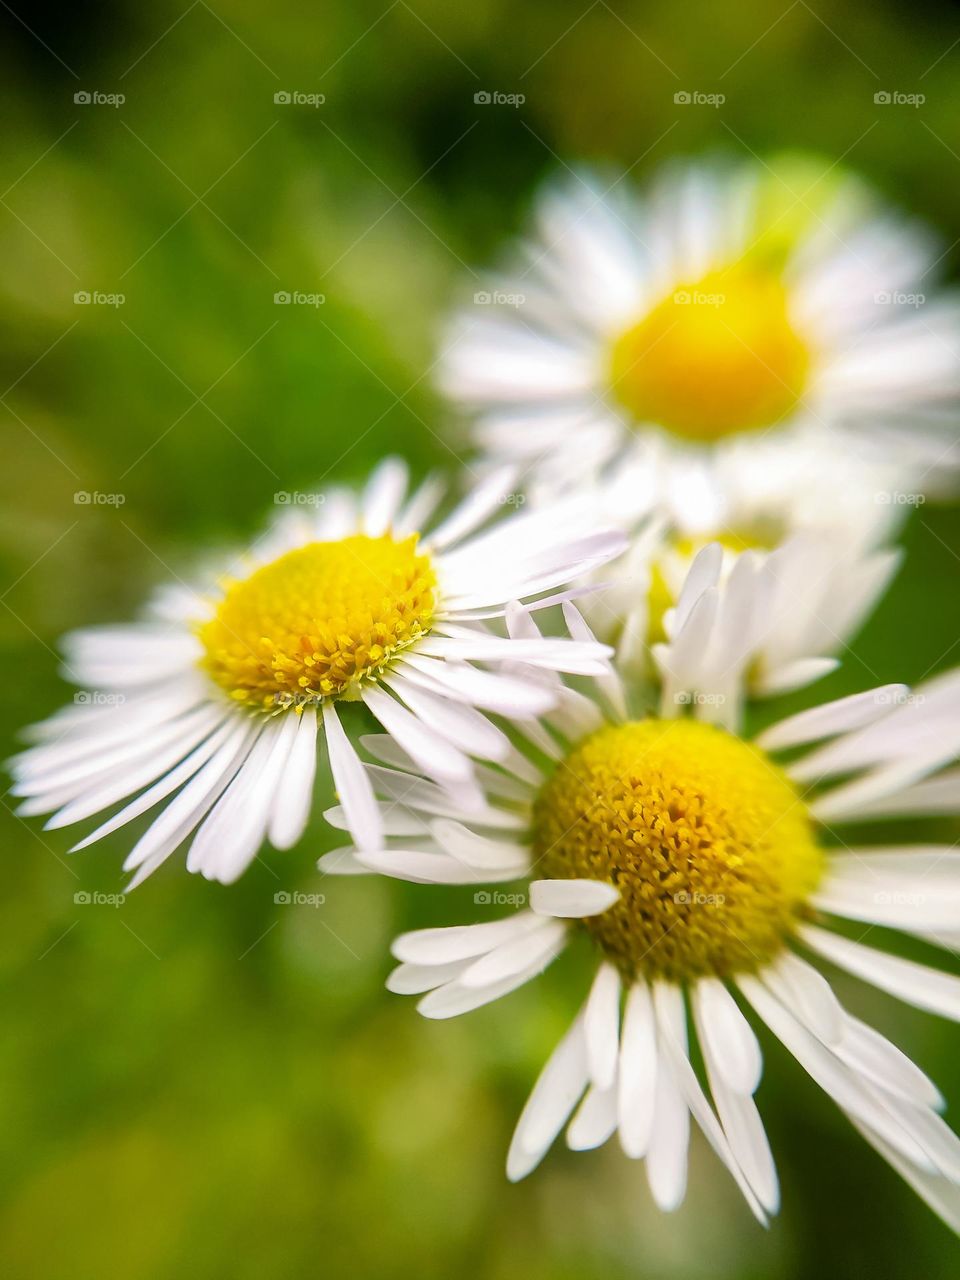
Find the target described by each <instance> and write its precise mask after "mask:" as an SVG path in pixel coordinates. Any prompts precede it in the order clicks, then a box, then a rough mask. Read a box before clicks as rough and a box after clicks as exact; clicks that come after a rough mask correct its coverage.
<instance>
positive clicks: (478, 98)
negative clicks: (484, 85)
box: [473, 89, 493, 107]
mask: <svg viewBox="0 0 960 1280" xmlns="http://www.w3.org/2000/svg"><path fill="white" fill-rule="evenodd" d="M473 100H474V102H475V103H476V104H477V105H478V106H484V107H485V106H487V105H488V104H489V103H490V102H492V101H493V99H492V98H491V96H490V94H489V93H488V91H487V90H486V89H480V90H479V91H478V92H477V93H475V94H474V95H473Z"/></svg>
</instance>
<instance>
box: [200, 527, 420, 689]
mask: <svg viewBox="0 0 960 1280" xmlns="http://www.w3.org/2000/svg"><path fill="white" fill-rule="evenodd" d="M436 603H437V579H436V575H435V573H434V570H433V566H432V564H431V561H430V557H429V556H427V555H425V554H423V553H422V552H419V551H418V550H417V535H416V534H413V535H411V536H410V537H409V538H405V539H403V540H402V541H396V540H395V539H394V538H392V537H390V536H389V535H385V536H383V537H379V538H369V537H366V536H365V535H363V534H356V535H354V536H352V537H349V538H342V539H341V540H340V541H339V542H311V543H308V544H307V545H306V546H303V547H298V548H296V549H295V550H294V551H288V552H287V553H286V554H285V555H282V556H280V558H279V559H277V560H274V561H273V562H272V563H271V564H267V565H264V566H263V567H262V568H260V569H257V570H256V571H255V572H254V573H252V574H251V575H250V577H249V578H243V579H240V580H238V581H231V582H228V583H226V584H225V594H224V598H223V600H222V601H221V603H220V605H219V607H218V609H217V612H216V614H215V615H214V617H213V618H211V619H210V621H208V622H206V623H204V624H203V625H202V626H201V627H200V629H199V637H200V640H201V642H202V644H203V647H204V649H205V651H206V652H205V655H204V657H203V659H202V662H201V665H202V666H203V668H204V669H205V670H206V671H207V673H208V674H209V675H210V676H211V677H212V679H214V680H215V681H216V682H217V684H218V685H220V687H221V688H223V689H225V690H226V692H227V693H228V694H229V695H230V697H231V698H234V699H236V701H237V702H242V703H244V704H246V705H248V706H250V707H256V708H260V709H262V710H273V709H275V708H276V707H278V706H280V707H284V706H291V705H296V706H298V707H299V706H303V705H306V704H308V703H310V702H317V701H319V700H320V699H322V698H337V697H346V698H350V697H357V696H358V693H359V685H360V683H361V681H363V680H372V679H376V678H377V677H378V676H379V675H380V674H381V673H382V672H383V670H384V668H385V667H386V666H387V664H388V663H389V662H390V660H391V658H393V657H394V655H395V654H396V653H398V652H399V651H400V650H401V649H403V648H404V647H405V646H407V645H409V644H411V643H412V642H413V641H414V640H416V639H417V638H418V637H419V636H422V635H423V634H424V633H425V632H426V631H428V630H429V628H430V624H431V621H432V619H433V615H434V611H435V609H436Z"/></svg>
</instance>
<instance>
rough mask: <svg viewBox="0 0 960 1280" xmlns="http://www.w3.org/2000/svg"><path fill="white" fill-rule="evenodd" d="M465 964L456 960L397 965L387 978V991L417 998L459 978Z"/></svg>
mask: <svg viewBox="0 0 960 1280" xmlns="http://www.w3.org/2000/svg"><path fill="white" fill-rule="evenodd" d="M466 963H467V962H466V961H463V960H456V961H451V962H450V963H449V964H401V965H398V966H397V967H396V969H394V971H393V972H392V973H391V974H390V976H389V978H387V984H386V985H387V990H388V991H392V992H393V994H394V995H397V996H418V995H420V994H421V993H422V992H424V991H433V990H434V988H435V987H440V986H443V984H444V983H445V982H450V981H452V979H454V978H459V977H460V975H461V973H463V970H464V968H465V967H466Z"/></svg>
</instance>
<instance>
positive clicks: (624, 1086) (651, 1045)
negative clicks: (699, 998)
mask: <svg viewBox="0 0 960 1280" xmlns="http://www.w3.org/2000/svg"><path fill="white" fill-rule="evenodd" d="M657 1058H658V1054H657V1031H656V1022H655V1020H654V1015H653V1000H652V999H651V996H650V989H649V987H648V986H647V984H646V983H645V982H636V983H634V985H633V986H632V987H631V988H630V990H629V992H628V993H627V1000H626V1005H625V1008H624V1013H623V1032H622V1036H621V1040H620V1067H619V1073H618V1076H617V1092H618V1097H617V1110H618V1112H619V1116H620V1145H621V1146H622V1147H623V1150H624V1153H625V1154H626V1155H628V1156H630V1157H631V1159H634V1160H639V1159H640V1158H641V1157H643V1156H645V1155H646V1153H647V1148H648V1146H649V1143H650V1132H651V1130H652V1128H653V1113H654V1107H655V1105H656V1085H657Z"/></svg>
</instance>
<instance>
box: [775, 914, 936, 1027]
mask: <svg viewBox="0 0 960 1280" xmlns="http://www.w3.org/2000/svg"><path fill="white" fill-rule="evenodd" d="M800 936H801V937H802V938H803V940H804V942H806V943H807V945H808V946H810V947H813V949H814V950H815V951H818V952H819V953H820V954H821V955H822V956H826V958H827V959H828V960H832V961H833V963H834V964H837V965H839V966H840V967H841V968H842V969H846V970H847V971H848V972H849V973H852V974H854V975H855V976H856V977H858V978H863V979H864V981H865V982H870V983H872V984H873V985H874V986H876V987H880V988H881V990H883V991H886V992H887V993H888V994H889V995H892V996H896V997H897V999H898V1000H904V1001H906V1003H907V1004H912V1005H916V1007H917V1008H918V1009H926V1010H928V1011H929V1012H930V1013H939V1014H940V1015H941V1016H942V1017H944V1018H952V1019H953V1020H954V1021H955V1022H957V1021H960V978H956V977H954V976H953V974H949V973H941V972H940V971H939V970H937V969H931V968H929V967H928V966H927V965H923V964H916V963H915V962H914V961H913V960H903V959H901V958H900V957H899V956H891V955H887V954H886V953H885V952H883V951H876V950H874V949H873V948H872V947H865V946H863V945H862V944H861V943H859V942H852V941H851V940H850V939H849V938H842V937H841V936H840V935H839V934H836V933H828V932H827V931H826V930H825V929H818V928H816V927H815V926H814V925H804V926H802V927H801V929H800Z"/></svg>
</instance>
